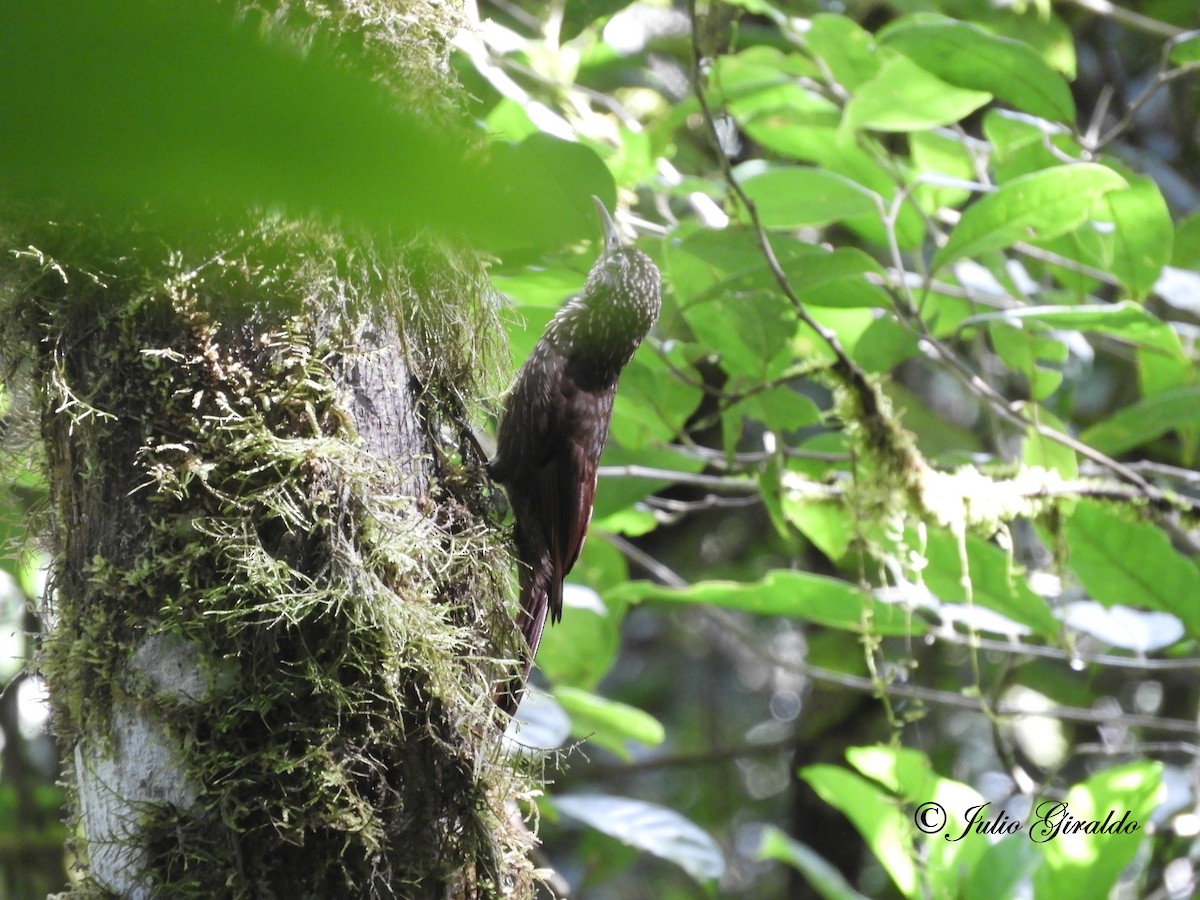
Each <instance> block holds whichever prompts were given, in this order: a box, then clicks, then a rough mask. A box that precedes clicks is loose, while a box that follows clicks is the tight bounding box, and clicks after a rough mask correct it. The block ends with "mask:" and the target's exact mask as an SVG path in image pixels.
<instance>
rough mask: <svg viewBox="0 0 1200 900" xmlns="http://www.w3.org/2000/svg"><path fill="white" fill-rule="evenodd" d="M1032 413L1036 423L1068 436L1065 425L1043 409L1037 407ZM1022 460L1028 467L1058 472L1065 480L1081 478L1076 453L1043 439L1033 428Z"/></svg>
mask: <svg viewBox="0 0 1200 900" xmlns="http://www.w3.org/2000/svg"><path fill="white" fill-rule="evenodd" d="M1032 413H1033V419H1034V421H1036V422H1038V423H1039V424H1041V425H1044V426H1045V427H1047V428H1052V429H1054V430H1055V431H1057V432H1059V433H1060V434H1067V430H1066V428H1065V427H1064V426H1063V423H1062V422H1061V421H1060V420H1059V419H1058V418H1056V417H1055V416H1054V415H1052V414H1051V413H1049V412H1047V411H1046V410H1045V409H1043V408H1042V407H1040V406H1035V407H1034V408H1033V410H1032ZM1021 459H1022V460H1023V461H1024V463H1025V465H1027V466H1030V467H1035V468H1042V469H1049V470H1051V471H1054V472H1057V473H1058V474H1059V475H1060V476H1061V477H1062V478H1063V479H1064V480H1070V479H1072V478H1077V477H1079V460H1078V459H1077V458H1076V456H1075V451H1074V450H1072V449H1071V448H1070V447H1067V446H1065V445H1064V444H1060V443H1059V442H1058V441H1053V440H1051V439H1050V438H1048V437H1043V436H1042V435H1041V433H1040V432H1038V431H1037V429H1035V428H1034V427H1032V426H1030V427H1029V429H1028V430H1027V431H1026V432H1025V443H1024V445H1023V447H1022V450H1021Z"/></svg>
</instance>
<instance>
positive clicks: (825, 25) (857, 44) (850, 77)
mask: <svg viewBox="0 0 1200 900" xmlns="http://www.w3.org/2000/svg"><path fill="white" fill-rule="evenodd" d="M804 42H805V44H807V45H808V47H809V49H810V50H812V52H813V53H815V54H816V55H817V56H818V57H819V58H820V60H821V61H822V62H823V63H824V64H825V66H826V67H827V68H828V69H829V72H830V74H831V75H832V76H833V78H834V80H836V81H837V82H838V83H839V84H840V85H841V86H842V87H844V88H846V89H847V90H849V91H854V90H856V89H857V88H858V87H859V85H861V84H862V83H863V82H865V81H869V80H870V79H871V78H873V77H875V73H876V72H878V71H879V57H878V54H877V52H876V47H875V38H874V37H873V36H872V35H871V34H870V32H868V31H865V30H863V29H862V28H861V27H860V26H859V25H857V24H856V23H855V22H854V21H853V20H852V19H850V18H848V17H847V16H836V15H831V14H829V13H818V14H817V15H815V16H813V17H812V23H811V25H810V26H809V29H808V32H807V33H806V34H805V35H804Z"/></svg>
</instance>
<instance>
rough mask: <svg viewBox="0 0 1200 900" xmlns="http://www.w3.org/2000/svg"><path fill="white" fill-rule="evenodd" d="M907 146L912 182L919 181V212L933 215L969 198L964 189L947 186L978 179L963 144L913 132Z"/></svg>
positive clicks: (937, 134) (938, 135)
mask: <svg viewBox="0 0 1200 900" xmlns="http://www.w3.org/2000/svg"><path fill="white" fill-rule="evenodd" d="M908 143H909V147H910V148H911V149H912V161H913V165H914V167H915V171H914V172H913V176H914V178H913V180H914V181H917V180H920V182H921V183H919V184H918V185H917V187H916V196H917V197H918V198H919V199H920V200H921V201H922V203H921V206H922V208H923V209H925V210H926V211H927V212H936V211H937V210H938V209H940V208H941V207H943V206H948V207H958V206H961V205H962V204H963V203H965V202H966V201H967V200H969V199H970V197H971V192H970V191H969V190H968V189H967V188H965V187H961V186H957V185H952V184H950V183H949V182H953V181H957V182H962V183H964V184H966V183H970V182H974V181H975V180H976V179H977V177H978V175H977V173H976V172H975V161H974V159H973V158H972V157H971V153H970V152H969V151H968V150H967V148H966V146H965V145H964V142H963V141H961V140H957V139H955V138H953V137H949V136H947V135H946V134H944V133H942V132H940V131H916V132H913V133H912V134H911V135H909V138H908Z"/></svg>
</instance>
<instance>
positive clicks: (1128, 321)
mask: <svg viewBox="0 0 1200 900" xmlns="http://www.w3.org/2000/svg"><path fill="white" fill-rule="evenodd" d="M991 322H1007V323H1009V324H1011V325H1013V326H1015V327H1018V328H1025V327H1028V328H1040V329H1069V330H1072V331H1091V332H1095V333H1097V334H1106V335H1109V336H1111V337H1114V338H1117V339H1119V340H1122V341H1126V342H1128V343H1130V344H1132V345H1134V346H1136V347H1139V348H1142V349H1144V350H1146V351H1148V352H1151V353H1153V354H1155V355H1157V356H1161V357H1162V358H1164V359H1169V360H1178V361H1180V362H1186V361H1187V357H1186V355H1185V354H1184V352H1183V349H1182V346H1181V345H1180V343H1179V336H1178V335H1177V334H1176V333H1175V330H1174V329H1173V328H1171V326H1170V325H1168V324H1167V323H1166V322H1163V321H1162V320H1161V319H1159V318H1158V317H1156V316H1154V315H1152V314H1151V313H1149V312H1147V311H1146V310H1144V309H1143V308H1142V307H1140V306H1138V305H1137V304H1136V303H1130V302H1128V301H1122V302H1121V303H1081V304H1079V305H1078V306H1024V307H1019V308H1017V309H1006V310H1002V311H998V312H989V313H980V314H979V315H976V316H971V317H969V318H966V319H963V320H962V321H961V322H960V323H959V325H958V327H959V329H960V330H962V331H966V330H968V329H970V328H973V327H976V326H978V325H981V324H987V323H991Z"/></svg>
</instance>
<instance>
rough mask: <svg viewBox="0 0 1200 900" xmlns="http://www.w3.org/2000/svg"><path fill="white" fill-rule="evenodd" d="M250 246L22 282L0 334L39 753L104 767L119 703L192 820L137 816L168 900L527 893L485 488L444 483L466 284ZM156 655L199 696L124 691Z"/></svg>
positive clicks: (423, 256)
mask: <svg viewBox="0 0 1200 900" xmlns="http://www.w3.org/2000/svg"><path fill="white" fill-rule="evenodd" d="M135 237H136V236H135ZM254 239H255V240H254V244H253V246H251V245H250V244H245V245H243V246H242V247H241V248H237V246H236V241H234V247H235V251H234V252H230V251H229V249H228V248H226V249H225V250H223V251H222V252H220V253H216V252H213V253H206V254H205V255H203V256H202V257H200V258H201V259H203V260H205V261H204V263H203V264H202V265H198V264H197V263H195V262H194V261H193V260H194V259H196V258H197V257H196V254H195V253H194V252H180V253H177V254H175V255H173V256H172V257H171V258H170V259H169V260H168V263H167V264H166V265H165V266H164V265H162V264H160V263H158V262H156V261H155V259H154V258H153V256H152V255H150V254H145V255H140V254H134V253H127V254H125V255H124V256H123V257H121V271H119V272H112V271H108V272H105V273H104V274H103V276H97V277H95V278H87V277H77V276H80V275H81V273H80V272H79V271H78V270H77V269H72V268H69V267H67V266H66V265H65V264H61V263H57V262H54V261H51V259H50V257H48V256H43V257H41V258H40V259H37V258H33V257H31V258H30V259H29V260H28V261H29V262H32V263H34V264H35V265H34V266H30V267H28V268H26V269H25V270H24V274H25V276H26V277H25V278H24V279H23V281H24V289H23V290H22V291H20V292H19V294H18V301H17V306H15V307H14V308H13V310H12V313H13V315H12V316H11V317H10V330H16V329H19V328H22V327H24V328H27V329H29V328H31V329H32V332H33V333H30V332H29V331H26V332H25V333H24V335H23V337H24V339H25V343H26V346H29V347H33V348H36V352H35V356H34V360H33V366H32V374H33V377H34V380H35V383H36V384H38V385H39V386H40V391H41V396H42V408H43V422H44V432H43V440H44V445H45V452H46V459H47V460H48V463H49V466H50V474H51V481H52V484H53V494H54V499H55V511H54V514H53V519H54V525H55V531H56V540H55V547H56V553H57V559H56V573H55V581H56V585H57V592H56V599H55V607H56V609H55V614H56V618H57V621H58V626H57V628H56V630H55V632H54V634H53V636H52V637H51V638H50V640H48V641H47V643H46V647H45V650H44V653H43V658H42V662H41V665H42V669H43V671H44V673H45V675H46V677H47V679H48V680H49V682H50V684H51V688H52V695H53V698H54V704H55V724H56V729H57V730H58V732H59V734H60V736H61V738H62V739H63V743H64V746H67V747H69V746H71V745H72V744H74V742H76V741H78V740H83V741H97V740H99V741H103V740H104V739H105V737H106V736H107V735H108V732H109V720H108V718H107V717H108V715H109V713H110V711H111V710H112V708H113V704H114V703H117V702H121V701H124V700H125V699H127V698H131V699H133V700H134V701H135V702H137V703H139V704H141V705H142V708H143V709H149V710H153V714H154V715H156V716H159V717H161V721H162V722H164V723H165V726H166V728H167V729H168V731H169V733H170V734H171V735H173V740H174V741H175V742H176V743H177V745H178V747H179V748H180V752H181V760H182V768H183V769H184V771H185V772H186V773H187V779H188V781H189V782H191V783H192V784H194V785H196V786H197V787H198V799H197V801H196V804H195V806H194V808H191V809H188V810H177V809H173V808H167V807H158V806H147V808H146V809H145V811H144V812H143V815H142V818H143V820H144V821H143V823H142V824H143V829H142V833H143V835H144V842H143V846H144V847H145V848H147V850H148V853H149V856H148V858H147V859H148V862H149V870H148V875H149V877H150V879H151V880H152V881H153V883H154V884H155V886H156V890H158V891H160V892H162V893H163V895H164V896H173V897H186V896H204V897H209V896H243V897H257V896H266V895H271V894H279V895H289V894H295V895H296V896H347V895H353V896H372V895H378V896H392V895H393V894H395V895H400V896H404V895H408V894H410V893H415V894H419V895H423V894H424V893H426V892H427V891H429V890H432V889H433V886H440V888H438V891H437V892H441V893H444V892H445V891H446V890H448V888H447V887H446V886H447V885H454V884H456V883H459V884H460V886H461V885H466V884H467V882H470V884H471V885H473V887H472V889H473V890H478V891H479V892H480V893H481V894H482V895H485V896H487V895H498V894H501V893H504V892H505V891H506V890H507V889H508V888H506V887H505V885H508V886H509V887H511V884H512V883H519V882H521V881H522V880H525V881H527V880H528V877H529V874H528V867H527V864H526V863H525V862H524V859H523V853H524V850H525V846H524V844H525V842H526V841H527V837H524V836H522V835H520V834H518V833H516V832H513V831H512V830H511V826H510V825H509V822H508V816H507V813H506V812H505V808H504V804H505V802H506V801H507V800H508V798H509V797H510V796H512V795H519V794H522V793H524V792H525V791H527V789H528V788H527V786H526V785H524V784H523V783H521V782H519V781H518V779H517V776H515V775H514V773H513V772H511V771H510V770H509V768H508V767H507V764H506V763H505V761H504V760H502V759H500V758H499V753H500V751H499V741H498V732H497V725H496V723H495V722H494V721H493V709H492V704H491V683H492V681H493V679H494V678H495V677H497V675H498V674H499V669H498V666H497V664H496V663H494V662H493V660H494V659H496V658H498V657H503V658H507V657H511V656H513V655H514V654H512V652H511V644H510V643H509V642H511V640H512V639H513V638H512V629H511V625H510V623H509V620H508V617H507V615H506V613H505V608H504V601H505V600H506V598H507V596H508V590H509V588H508V581H507V578H506V576H505V573H506V572H507V570H508V561H507V555H506V553H505V552H504V548H503V546H502V545H501V544H499V543H498V542H497V540H498V538H497V530H496V529H495V528H494V527H493V523H492V522H490V521H489V520H488V516H487V510H488V508H489V503H488V497H487V496H486V495H483V494H481V487H480V484H481V482H482V481H483V479H482V478H480V477H479V473H478V472H477V471H476V472H475V474H474V477H472V475H471V472H472V469H471V466H469V465H460V466H457V467H451V466H449V465H447V464H446V463H445V462H443V460H445V459H448V458H450V457H452V456H457V455H461V454H462V448H463V447H464V446H465V445H466V443H467V442H466V441H465V435H464V433H463V432H464V429H465V427H466V420H465V416H466V415H467V414H468V413H469V412H470V410H471V409H472V408H473V397H475V396H476V395H477V392H478V391H479V390H480V388H479V381H478V379H479V375H480V373H484V374H485V375H486V374H487V373H488V372H489V365H490V363H489V361H488V357H487V356H486V355H485V354H486V352H487V350H488V347H487V342H480V341H478V340H475V336H476V335H478V334H480V333H481V330H484V331H486V330H488V329H490V330H492V331H493V332H494V333H499V329H498V328H496V327H495V325H494V323H490V322H488V323H486V324H485V323H484V321H483V320H482V319H481V318H480V317H487V316H489V315H490V312H489V306H488V304H485V303H480V302H478V300H476V301H475V302H469V303H464V302H463V297H464V291H465V292H468V295H469V292H472V291H474V292H476V293H477V292H478V291H479V290H480V285H481V283H482V279H481V276H480V275H479V273H478V272H477V271H476V272H472V271H471V270H470V269H469V266H468V263H467V261H466V259H465V257H461V256H456V255H454V254H451V253H450V252H447V251H443V250H438V249H437V248H434V247H431V246H422V247H419V248H412V247H393V248H388V249H386V250H380V249H376V248H372V247H370V246H368V245H365V244H359V245H352V244H350V243H348V242H344V241H342V240H341V239H340V238H337V237H332V236H330V235H328V234H322V233H320V232H316V231H314V230H310V229H306V228H300V227H298V226H294V225H293V226H286V227H283V226H280V227H278V228H275V227H264V228H260V229H258V230H257V231H256V232H255V234H254ZM137 243H138V241H137V240H136V239H134V240H130V241H129V244H130V245H131V246H134V245H136V244H137ZM297 260H300V261H302V262H301V264H300V265H298V266H297V265H295V263H296V261H297ZM64 275H65V277H64ZM455 286H457V288H456V287H455ZM296 298H300V300H301V301H302V302H300V303H297V302H296ZM285 300H290V303H285V302H284V301H285ZM397 320H399V321H400V322H401V323H402V324H400V325H396V324H395V323H396V321H397ZM389 326H390V327H391V328H392V329H393V332H394V337H395V340H396V341H397V342H399V343H400V344H401V345H403V346H404V347H405V348H406V351H405V352H404V353H402V354H398V356H399V358H400V359H401V360H402V361H403V362H404V363H406V364H407V365H408V369H407V372H408V375H409V382H408V383H405V384H403V385H395V386H394V388H395V393H394V395H393V396H391V397H389V396H386V395H384V396H375V397H372V398H371V402H374V403H379V402H384V403H386V402H391V401H393V400H394V401H395V402H398V403H410V404H411V405H412V409H411V415H410V416H409V417H408V418H409V419H410V420H411V421H412V422H413V423H415V426H414V427H415V428H416V432H415V436H416V438H417V439H418V444H419V446H418V447H417V448H415V449H413V450H411V455H410V456H408V457H406V458H400V459H385V458H380V456H379V455H378V453H376V452H373V451H372V449H371V448H370V447H369V446H368V445H367V442H365V441H364V440H363V436H362V435H361V434H360V433H359V432H358V430H357V427H356V425H357V423H356V410H355V409H354V408H352V404H348V401H347V398H350V397H352V396H353V392H348V391H347V390H346V386H345V383H344V382H345V378H346V375H347V373H348V372H352V371H353V370H354V366H355V365H356V364H365V363H366V362H369V361H370V360H372V359H374V358H375V356H376V355H377V354H388V353H395V352H396V347H395V346H392V347H391V348H389V347H388V346H387V339H386V338H387V335H388V334H389V332H388V331H387V329H388V327H389ZM372 336H373V337H372ZM381 336H382V337H383V340H380V337H381ZM424 348H434V349H435V350H436V352H432V351H426V350H425V349H424ZM358 412H360V413H361V409H360V410H358ZM401 488H404V489H401ZM100 518H107V519H108V521H100ZM151 634H158V635H169V636H171V637H172V639H173V640H177V641H179V642H180V643H181V644H183V645H186V646H187V647H189V648H191V650H192V651H194V653H193V655H194V657H195V659H196V660H197V661H198V665H199V666H200V668H201V671H202V674H203V679H202V684H203V685H204V686H205V689H204V690H202V691H201V692H200V694H199V696H191V695H181V694H179V693H171V692H165V691H161V690H158V688H157V687H156V685H155V684H153V683H152V680H151V681H147V680H145V679H143V678H140V677H139V675H138V672H137V671H136V666H134V665H132V663H131V660H132V658H133V657H134V655H135V654H136V653H137V651H138V648H139V647H141V646H143V645H144V642H145V640H146V637H147V635H151ZM514 880H515V882H514ZM401 885H408V886H409V888H403V887H400V886H401ZM463 890H464V891H465V890H466V888H465V887H463ZM451 892H453V891H451Z"/></svg>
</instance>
